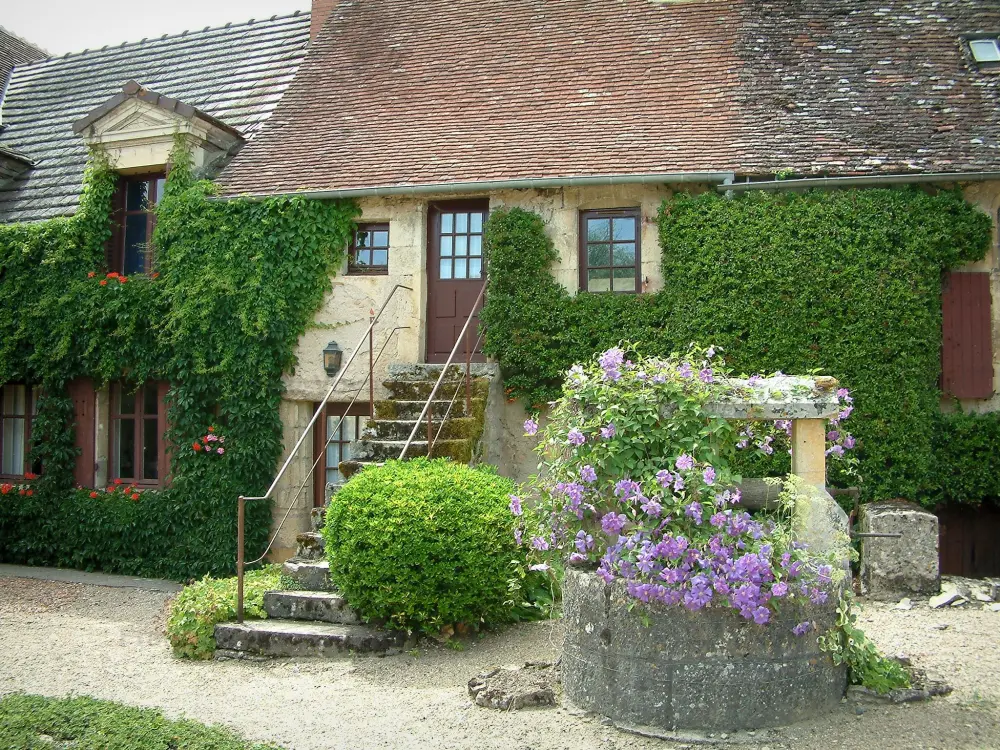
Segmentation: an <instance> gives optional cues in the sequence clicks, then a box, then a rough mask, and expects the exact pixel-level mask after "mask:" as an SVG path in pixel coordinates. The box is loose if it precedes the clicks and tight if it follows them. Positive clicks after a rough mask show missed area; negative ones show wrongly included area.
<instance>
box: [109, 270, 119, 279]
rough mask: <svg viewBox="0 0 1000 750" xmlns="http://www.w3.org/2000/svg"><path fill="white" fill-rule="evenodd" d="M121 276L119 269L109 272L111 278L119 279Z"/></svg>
mask: <svg viewBox="0 0 1000 750" xmlns="http://www.w3.org/2000/svg"><path fill="white" fill-rule="evenodd" d="M119 276H121V274H120V273H118V272H117V271H112V272H111V273H109V274H108V278H109V279H117V278H118V277H119Z"/></svg>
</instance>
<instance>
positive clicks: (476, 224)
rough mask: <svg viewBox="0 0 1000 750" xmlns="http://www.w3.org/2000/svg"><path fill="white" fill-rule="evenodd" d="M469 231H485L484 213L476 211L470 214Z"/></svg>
mask: <svg viewBox="0 0 1000 750" xmlns="http://www.w3.org/2000/svg"><path fill="white" fill-rule="evenodd" d="M469 231H470V232H482V231H483V215H482V213H475V214H470V215H469Z"/></svg>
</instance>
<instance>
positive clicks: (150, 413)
mask: <svg viewBox="0 0 1000 750" xmlns="http://www.w3.org/2000/svg"><path fill="white" fill-rule="evenodd" d="M158 400H159V399H157V388H156V385H155V384H153V385H147V386H146V387H145V388H143V389H142V413H143V414H145V415H146V416H147V417H155V416H156V415H157V413H158V412H159V403H158Z"/></svg>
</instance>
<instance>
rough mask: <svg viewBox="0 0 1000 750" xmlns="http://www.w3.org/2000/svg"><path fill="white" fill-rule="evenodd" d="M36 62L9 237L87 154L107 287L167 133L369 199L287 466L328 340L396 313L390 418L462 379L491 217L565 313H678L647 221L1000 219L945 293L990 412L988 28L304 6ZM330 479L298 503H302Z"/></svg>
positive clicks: (6, 153) (340, 402)
mask: <svg viewBox="0 0 1000 750" xmlns="http://www.w3.org/2000/svg"><path fill="white" fill-rule="evenodd" d="M21 54H22V57H21V58H20V61H18V60H14V63H15V64H14V68H13V72H12V74H11V75H10V80H9V82H8V85H7V87H6V93H5V96H4V99H3V109H2V116H3V121H2V122H3V126H2V130H0V156H2V157H3V159H4V162H3V168H4V170H6V171H5V172H4V173H3V175H5V176H6V179H5V181H4V182H2V183H0V221H25V220H36V219H43V218H48V217H52V216H58V215H65V214H68V213H71V212H72V211H73V210H74V206H75V203H76V199H77V196H78V193H79V189H80V184H81V177H82V172H83V168H84V163H85V159H86V147H87V144H89V143H100V144H103V145H104V146H105V147H106V148H107V149H108V150H109V151H110V153H111V154H112V157H113V159H114V160H115V162H116V165H117V168H118V170H119V171H120V173H121V175H122V183H121V184H122V187H121V198H120V201H121V202H120V203H119V204H118V208H117V209H116V222H117V226H118V227H119V229H118V232H117V234H116V236H115V240H114V242H113V246H112V248H110V249H109V255H108V263H109V268H114V269H117V270H120V271H121V272H127V273H136V272H142V271H143V270H145V269H148V268H149V267H150V266H149V263H150V262H151V259H150V258H149V257H148V256H147V254H146V253H148V252H149V249H148V248H149V246H148V243H147V241H146V240H147V237H148V236H149V233H150V232H151V231H152V225H153V222H154V221H155V216H154V215H153V214H152V212H151V211H150V210H149V209H148V206H147V207H145V208H142V209H139V208H136V207H134V206H133V204H132V203H131V202H130V201H131V196H132V194H133V192H132V191H139V192H143V191H145V194H146V195H148V196H149V203H151V204H155V201H156V195H157V191H158V190H159V189H160V187H159V186H160V185H161V184H162V183H161V182H160V180H161V179H162V177H163V174H164V173H165V170H166V168H167V163H166V157H167V154H168V151H169V143H170V140H171V138H172V136H173V133H174V132H177V131H180V132H184V133H187V134H189V135H190V136H191V138H192V139H193V141H194V142H195V143H196V144H197V148H196V149H195V160H196V165H197V166H198V167H199V168H200V169H201V170H202V172H203V173H204V174H207V175H209V176H212V177H215V178H216V179H217V181H218V183H219V185H220V188H221V191H222V194H223V196H224V197H229V198H234V197H250V198H262V197H265V196H273V195H283V194H303V195H306V196H308V197H311V198H315V199H334V198H352V199H355V200H357V202H358V204H359V205H360V207H361V209H362V212H363V213H362V217H361V218H360V219H359V225H358V230H357V233H356V235H355V239H354V242H353V243H352V247H351V248H350V251H349V258H348V260H347V261H346V263H345V267H344V268H343V269H341V273H340V274H338V275H337V277H336V278H335V279H334V281H333V291H332V293H331V294H329V295H328V297H327V299H326V301H325V303H324V306H323V309H322V310H321V311H320V312H319V313H318V315H317V317H316V321H315V322H316V324H317V326H316V327H315V328H314V329H313V330H310V331H309V332H308V333H307V334H306V335H304V336H303V337H302V338H301V340H300V341H299V344H298V350H297V355H298V361H299V365H298V367H297V369H296V371H295V373H294V374H290V375H288V376H287V377H286V387H287V392H286V395H285V401H284V403H283V406H282V419H283V422H284V424H285V444H286V450H287V448H290V447H291V446H292V445H293V444H294V443H295V441H296V439H297V438H298V437H299V436H300V435H301V432H302V430H303V428H304V427H305V426H306V425H307V424H308V422H309V420H310V418H311V417H312V414H313V412H314V410H315V407H316V404H317V403H318V402H320V401H321V400H322V399H323V397H324V395H325V393H326V390H327V388H328V387H329V385H330V382H331V381H330V378H329V376H328V375H327V372H326V371H325V369H324V357H323V350H324V347H325V345H326V344H327V343H328V341H329V340H330V338H331V336H332V337H333V338H335V339H336V341H337V342H338V343H339V344H340V345H341V346H342V347H343V348H344V349H345V352H344V358H345V360H346V358H347V357H348V356H349V355H350V354H351V351H350V347H352V346H353V345H354V344H355V343H356V342H357V341H358V340H359V339H360V338H361V337H362V334H363V333H364V331H365V329H366V327H367V326H368V323H369V315H370V313H369V311H370V310H377V309H378V308H379V307H380V306H381V305H382V303H383V301H384V300H385V299H386V298H387V297H388V296H389V294H390V292H391V291H392V290H393V288H394V287H395V286H396V285H402V286H403V287H405V289H402V290H399V291H398V292H397V293H396V294H394V296H393V298H392V301H391V302H390V307H389V308H388V310H387V316H386V319H387V320H389V321H392V323H391V325H385V326H382V327H381V328H380V329H379V331H378V332H377V336H378V344H379V345H381V344H382V343H383V342H386V346H387V348H386V351H385V353H384V355H383V357H382V358H381V359H380V361H379V364H378V366H377V367H376V376H375V378H374V381H375V383H376V386H375V394H374V395H375V399H376V400H380V399H384V398H385V397H386V390H385V387H384V386H383V385H381V383H382V382H383V381H384V380H387V379H389V373H388V370H387V368H388V366H389V364H390V363H397V364H405V365H413V364H418V363H442V362H444V361H445V360H446V359H447V358H448V357H449V354H450V353H451V352H452V349H453V345H455V344H456V338H457V336H458V333H459V332H460V331H461V330H462V327H463V325H464V323H465V321H466V320H467V319H468V318H469V316H470V315H471V316H473V317H474V316H475V314H476V310H475V309H474V306H475V302H476V300H477V297H478V295H479V292H480V290H481V289H482V286H483V284H484V280H485V273H486V269H485V267H484V265H483V258H482V227H483V222H484V221H485V219H486V217H487V216H488V214H489V212H490V211H491V210H494V209H496V208H500V207H514V206H517V207H523V208H527V209H530V210H532V211H535V212H538V213H539V214H541V215H542V217H543V218H544V219H545V221H546V225H547V226H548V227H549V229H550V232H551V236H552V239H553V241H554V243H555V246H556V248H557V250H558V253H559V261H558V264H557V266H556V269H555V275H556V277H557V279H558V281H559V282H560V283H562V284H563V285H564V286H565V287H566V288H567V289H569V290H570V291H571V292H576V291H589V292H598V293H632V294H636V293H643V292H654V291H657V290H659V289H660V288H662V286H663V279H662V278H661V276H660V255H661V248H660V246H659V242H658V237H657V227H656V223H655V217H656V213H657V210H658V208H659V206H660V204H661V202H662V201H663V200H664V198H667V197H669V196H670V195H672V194H673V193H675V192H677V191H688V192H701V191H721V192H728V191H731V192H732V193H734V194H735V193H738V192H740V191H744V190H747V189H749V188H751V187H752V188H755V189H763V190H771V189H777V188H779V187H780V188H783V189H787V188H807V187H823V188H830V189H835V188H847V187H864V186H882V185H898V184H922V183H926V184H933V185H953V184H957V185H960V186H961V188H962V190H963V191H964V194H965V195H966V197H967V198H968V199H969V200H970V201H971V202H972V203H974V204H976V205H977V206H979V207H980V208H981V209H982V210H983V211H985V212H986V213H988V214H989V215H990V216H991V217H993V218H994V241H993V245H992V248H991V250H990V252H989V254H988V256H987V258H986V259H985V260H984V261H982V262H980V263H976V264H972V265H970V266H969V267H968V268H964V269H962V273H960V274H955V276H954V281H953V283H951V284H950V285H949V286H948V287H947V291H946V293H945V298H944V300H943V305H944V313H945V325H946V328H947V330H948V331H950V332H951V333H950V334H949V336H948V337H947V338H946V342H945V348H944V352H943V363H942V365H943V383H942V384H943V390H944V391H945V392H946V393H948V394H950V395H952V396H954V397H957V398H959V399H960V400H961V402H962V404H963V406H964V407H966V408H968V409H971V410H978V411H993V410H997V409H998V407H1000V400H998V397H997V396H996V391H997V380H998V377H1000V359H998V358H997V356H996V355H997V354H998V353H1000V347H998V346H997V345H996V344H997V338H998V335H1000V305H998V299H997V297H998V295H1000V266H998V262H1000V261H998V251H997V237H996V218H997V216H998V212H1000V6H997V4H996V3H995V2H993V1H992V0H943V1H937V2H931V0H911V1H909V2H903V1H902V0H880V1H879V2H875V0H862V1H861V2H850V3H848V2H844V1H842V0H832V1H831V0H802V1H801V2H796V3H788V2H780V1H768V0H703V1H695V2H669V1H666V2H657V1H654V0H559V1H557V2H553V1H552V0H527V1H526V2H503V1H501V2H496V1H495V0H493V1H487V0H470V1H469V2H464V3H460V4H457V5H453V6H449V7H448V9H447V11H446V12H445V11H444V10H443V6H442V5H441V4H440V3H435V2H430V1H429V0H405V1H404V0H382V1H381V2H378V3H366V2H358V0H314V1H313V7H312V12H311V14H299V15H294V16H289V17H275V18H271V19H269V20H265V21H253V22H250V23H245V24H234V25H232V26H227V27H225V28H216V29H205V30H202V31H195V32H189V33H186V34H183V35H177V36H169V37H163V38H160V39H150V40H145V41H143V42H140V43H137V44H126V45H122V46H121V47H112V48H106V49H102V50H95V51H87V52H83V53H79V54H73V55H67V56H63V57H59V58H49V59H41V60H37V59H36V58H35V57H34V56H33V55H32V53H31V50H30V49H29V50H28V51H27V52H22V53H21ZM3 59H5V58H3V57H0V60H3ZM0 74H2V71H0ZM8 164H9V165H10V166H8ZM779 178H780V179H779ZM137 186H138V187H137ZM136 194H138V193H136ZM602 232H610V233H611V234H612V235H613V237H614V241H615V242H616V243H618V245H619V246H620V249H621V250H622V252H621V253H620V254H618V253H616V254H615V256H614V260H613V261H611V260H609V261H607V262H606V264H605V263H604V262H598V263H597V264H592V263H591V262H590V255H589V254H588V242H587V239H588V237H590V239H592V240H593V239H594V238H595V237H597V236H598V235H600V234H601V233H602ZM154 252H155V251H154ZM393 327H399V328H400V330H396V331H393V332H392V333H391V338H390V336H389V335H388V334H389V332H390V329H392V328H393ZM331 329H333V333H331ZM459 344H460V345H461V342H459ZM365 345H366V346H367V344H365ZM460 348H461V346H460ZM460 356H462V357H464V352H463V353H462V354H461V355H460ZM361 359H365V360H366V359H367V357H364V356H362V357H361ZM476 359H481V357H479V356H478V355H477V356H476ZM366 374H367V362H366V363H365V366H360V365H357V366H355V367H354V369H352V370H350V371H349V372H347V373H346V375H345V377H344V378H343V380H342V381H341V386H340V388H339V390H338V391H337V393H335V394H334V397H333V399H332V403H331V404H330V405H329V406H328V415H329V416H330V417H334V416H337V415H340V414H343V413H344V411H345V410H346V409H347V408H348V407H347V404H348V403H349V402H350V401H351V399H352V398H353V397H354V395H355V393H356V392H357V391H358V390H359V389H362V388H363V390H364V391H365V393H363V394H362V399H361V400H360V401H359V402H356V403H355V404H354V406H353V407H352V408H351V410H350V412H349V417H350V419H348V420H345V421H343V422H342V423H341V426H340V427H339V429H338V432H337V434H336V435H330V434H322V433H323V431H322V430H320V431H319V434H318V435H317V438H316V440H314V441H307V442H306V445H305V450H303V451H302V452H301V453H300V454H299V455H297V456H296V458H295V462H294V464H293V466H292V470H291V471H290V472H289V474H288V475H287V478H286V481H285V484H284V485H282V487H281V491H280V492H279V495H278V502H277V503H276V504H275V509H274V512H275V514H276V518H280V517H282V516H284V515H285V514H286V512H287V514H288V518H289V520H288V522H287V523H286V526H287V529H286V530H284V531H283V532H282V536H281V537H280V541H279V544H278V550H277V553H278V556H279V557H282V556H285V557H287V556H288V555H289V554H290V553H291V551H292V547H293V544H294V536H295V533H297V532H298V531H304V530H305V529H307V528H308V527H309V515H310V511H311V509H312V508H313V506H314V505H321V504H322V503H323V502H324V500H325V497H326V492H327V490H326V485H327V483H329V482H333V483H335V482H337V481H340V479H341V475H340V464H341V462H342V461H345V460H347V459H348V458H350V454H351V451H352V450H356V445H357V444H356V443H355V441H356V440H357V438H358V437H359V436H361V434H362V431H363V430H364V427H365V424H366V417H367V415H369V414H371V407H370V405H369V403H368V401H369V397H368V395H367V386H365V385H364V378H365V376H366ZM15 387H16V386H15ZM9 388H10V386H5V391H4V406H5V417H6V416H9V415H8V414H7V409H8V403H10V404H15V403H16V404H29V406H20V407H18V408H21V409H22V412H21V413H22V414H23V413H25V412H24V411H23V410H24V409H30V395H29V398H28V399H27V400H25V398H24V397H23V396H17V397H13V396H12V397H11V398H10V400H8V396H7V393H8V389H9ZM150 390H151V391H152V395H151V396H150V398H149V400H148V405H149V407H150V408H149V411H146V412H144V413H143V414H142V415H141V416H140V418H146V419H149V418H154V419H155V418H156V417H155V416H151V415H158V418H159V419H163V408H162V400H161V401H160V402H158V401H157V398H158V397H159V398H162V387H161V391H156V390H155V389H150ZM493 392H494V396H492V397H491V404H490V406H489V413H488V416H487V423H488V424H487V432H486V438H485V440H486V441H487V443H488V444H487V445H485V446H484V448H483V450H484V451H485V452H486V455H487V456H488V457H490V458H491V459H492V460H493V462H495V463H498V464H499V465H500V466H501V468H502V470H503V471H504V472H505V473H509V474H511V475H514V476H516V477H524V476H526V475H527V474H528V473H530V472H531V471H532V470H533V469H534V465H533V462H532V459H531V456H530V455H529V454H527V453H526V449H525V447H524V445H523V443H522V441H520V435H521V428H520V425H521V422H522V421H523V419H524V417H525V412H524V409H523V406H521V405H520V404H507V403H505V402H504V400H503V398H502V393H501V394H500V396H496V395H495V394H496V391H495V389H494V391H493ZM157 393H159V396H157ZM144 395H145V390H144V391H142V392H140V398H139V399H137V400H138V401H141V400H142V397H143V396H144ZM18 399H21V400H18ZM77 399H78V416H79V418H80V423H81V424H82V425H84V429H83V430H82V431H80V433H81V435H82V436H83V437H82V438H81V441H82V442H81V444H80V447H81V449H82V451H83V456H82V459H81V463H80V467H81V468H80V474H79V477H78V479H79V481H80V482H81V483H83V484H87V483H88V482H95V481H96V482H97V483H98V484H100V483H102V482H106V481H107V480H108V478H111V477H113V476H114V475H115V472H116V467H118V469H117V470H118V471H120V470H121V465H122V460H121V458H120V457H116V456H115V455H114V454H115V451H119V452H120V451H121V450H122V447H121V445H117V447H116V444H115V442H114V441H113V440H111V438H110V434H111V427H110V425H111V423H112V422H114V421H115V420H120V419H121V417H122V408H121V406H120V404H121V403H122V398H121V396H120V395H116V394H115V392H114V387H112V388H111V389H110V390H108V389H104V390H100V389H98V390H97V391H94V390H93V389H92V388H91V390H89V391H88V390H87V389H86V387H85V386H81V387H80V389H79V392H78V393H77ZM157 403H159V404H160V405H159V406H157ZM132 408H133V409H135V410H136V411H135V412H134V413H139V411H141V408H143V407H142V405H137V404H132ZM325 423H326V424H328V425H333V424H334V420H333V419H328V420H326V421H325ZM161 431H162V430H161ZM404 438H405V436H404ZM326 441H330V442H329V444H328V445H327V447H326V449H325V451H324V444H325V443H326ZM131 449H132V450H134V451H135V452H136V456H139V451H140V448H139V447H138V443H136V444H135V445H132V446H131ZM5 450H6V448H5ZM321 452H322V453H324V455H323V458H322V460H321V461H320V468H319V473H318V478H317V479H316V480H315V482H314V483H313V488H312V490H311V491H310V492H307V493H299V492H298V491H297V488H298V486H299V484H301V483H303V482H306V481H308V473H309V469H310V467H311V466H312V463H313V460H314V456H315V457H318V456H319V453H321ZM160 455H161V456H162V449H161V453H160ZM140 458H141V457H140ZM140 458H136V459H135V463H136V464H137V463H138V462H139V461H140ZM7 460H8V456H7V454H6V453H5V454H4V465H5V467H6V466H7ZM116 462H117V463H116ZM130 465H131V464H130ZM95 467H96V468H95ZM290 506H291V507H290Z"/></svg>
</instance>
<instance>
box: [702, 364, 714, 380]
mask: <svg viewBox="0 0 1000 750" xmlns="http://www.w3.org/2000/svg"><path fill="white" fill-rule="evenodd" d="M698 377H699V378H700V379H701V382H702V383H714V382H715V375H713V374H712V368H711V367H706V368H705V369H703V370H702V371H701V372H699V373H698Z"/></svg>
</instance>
